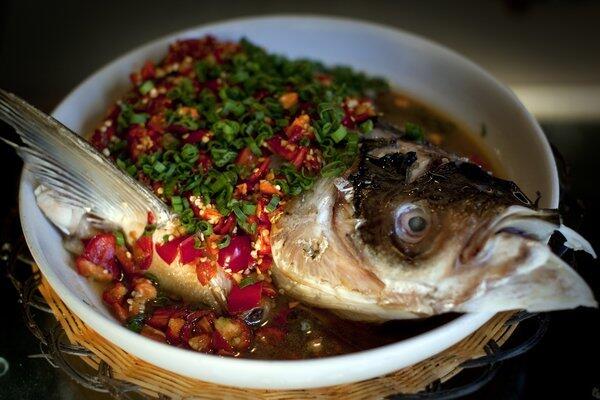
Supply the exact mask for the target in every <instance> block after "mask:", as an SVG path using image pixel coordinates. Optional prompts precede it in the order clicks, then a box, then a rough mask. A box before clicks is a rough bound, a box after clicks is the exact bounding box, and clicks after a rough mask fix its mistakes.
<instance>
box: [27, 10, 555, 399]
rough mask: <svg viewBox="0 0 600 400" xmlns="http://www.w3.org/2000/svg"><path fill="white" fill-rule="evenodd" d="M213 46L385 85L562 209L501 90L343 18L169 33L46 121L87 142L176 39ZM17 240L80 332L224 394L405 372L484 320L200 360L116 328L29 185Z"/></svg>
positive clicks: (546, 152) (536, 146)
mask: <svg viewBox="0 0 600 400" xmlns="http://www.w3.org/2000/svg"><path fill="white" fill-rule="evenodd" d="M208 33H210V34H214V35H216V36H217V37H219V38H222V39H240V38H241V37H244V36H245V37H248V38H249V39H250V40H252V41H254V42H256V43H258V44H259V45H261V46H264V47H266V48H267V49H268V50H270V51H272V52H276V53H282V54H285V55H287V56H290V57H310V58H314V59H317V60H321V61H324V62H325V63H327V64H347V65H350V66H352V67H354V68H357V69H360V70H364V71H366V72H368V73H370V74H376V75H382V76H385V77H386V78H388V79H389V80H390V82H392V83H393V84H394V85H395V86H397V87H398V88H400V89H402V90H403V91H405V92H407V93H409V94H413V95H415V96H416V97H417V98H419V99H422V100H424V101H425V102H427V103H429V104H431V105H433V106H434V107H436V108H438V109H440V110H443V111H445V112H446V113H448V114H449V115H451V116H453V117H454V118H455V119H456V120H458V121H460V122H462V123H464V124H465V125H466V126H467V127H470V128H471V129H472V130H473V131H478V129H479V127H480V125H481V123H485V124H486V125H487V130H488V134H487V135H486V137H485V139H484V140H485V142H486V144H487V145H488V146H490V147H491V148H492V149H494V151H496V153H497V154H498V156H499V157H500V160H501V161H502V162H503V164H504V165H505V166H506V171H507V173H508V175H509V176H510V177H511V178H512V179H513V180H515V181H516V182H517V183H518V184H519V185H520V186H521V188H523V189H524V190H525V191H526V192H527V193H528V194H529V195H533V194H534V193H535V192H536V191H538V190H539V191H540V192H541V193H542V204H541V205H542V206H544V207H556V206H557V205H558V178H557V172H556V168H555V165H554V158H553V156H552V152H551V150H550V147H549V145H548V143H547V141H546V139H545V137H544V135H543V133H542V131H541V129H540V127H539V126H538V124H537V123H536V121H535V120H534V118H533V117H532V116H531V115H530V114H529V113H528V112H527V110H526V109H525V108H524V107H523V105H522V104H521V103H520V102H519V101H518V100H517V98H516V97H515V96H514V95H513V94H512V92H511V91H510V90H508V89H507V88H506V87H505V86H503V85H502V84H500V83H499V82H498V81H496V80H495V79H494V78H493V77H491V76H490V75H489V74H488V73H486V72H485V71H483V70H482V69H481V68H479V67H478V66H476V65H475V64H473V63H471V62H470V61H468V60H466V59H464V58H463V57H461V56H460V55H458V54H456V53H454V52H452V51H450V50H447V49H445V48H443V47H441V46H439V45H436V44H434V43H431V42H429V41H427V40H424V39H422V38H419V37H417V36H414V35H411V34H408V33H405V32H402V31H399V30H395V29H390V28H387V27H383V26H380V25H375V24H371V23H365V22H358V21H352V20H347V19H339V18H324V17H313V16H307V17H291V16H274V17H264V18H262V17H261V18H244V19H236V20H231V21H226V22H221V23H217V24H213V25H206V26H201V27H197V28H193V29H190V30H187V31H184V32H180V33H176V34H174V35H170V36H167V37H164V38H161V39H158V40H156V41H153V42H151V43H149V44H147V45H144V46H142V47H140V48H138V49H136V50H133V51H131V52H129V53H127V54H125V55H124V56H122V57H120V58H118V59H117V60H115V61H113V62H112V63H110V64H108V65H107V66H105V67H104V68H102V69H101V70H99V71H98V72H96V73H95V74H93V75H92V76H91V77H90V78H88V79H87V80H85V81H84V82H83V83H82V84H81V85H79V86H78V87H77V88H76V89H75V90H73V91H72V92H71V93H70V94H69V96H67V98H66V99H65V100H64V101H63V102H62V103H61V104H60V105H59V106H58V107H57V108H56V109H55V110H54V114H53V115H54V116H55V117H56V118H57V119H58V120H60V121H62V122H63V123H64V124H65V125H67V126H69V127H70V128H71V129H73V130H74V131H75V132H80V133H85V132H89V131H91V129H92V128H93V126H94V125H95V124H96V123H98V122H99V121H100V119H101V118H102V116H103V113H104V112H105V110H106V109H107V107H108V106H109V105H110V104H111V103H112V102H113V101H115V100H116V99H117V98H118V97H119V95H121V94H123V93H124V92H125V90H126V88H127V87H128V85H129V81H128V76H129V73H130V72H132V71H133V70H135V69H138V68H139V67H140V66H141V65H142V64H143V63H144V61H145V60H148V59H152V60H158V59H160V58H161V57H162V56H164V55H165V54H166V50H167V46H168V44H169V43H171V42H172V41H174V40H175V39H177V38H184V37H199V36H202V35H205V34H208ZM19 200H20V210H21V222H22V226H23V231H24V233H25V238H26V240H27V243H28V245H29V248H30V249H31V252H32V254H33V257H34V259H35V260H36V262H37V264H38V265H39V267H40V269H41V271H42V273H43V274H44V276H45V277H46V278H47V279H48V281H49V282H50V284H51V285H52V287H53V288H54V290H55V291H56V292H57V293H58V295H59V296H60V297H61V299H62V300H63V301H64V302H65V303H66V305H67V306H68V307H69V308H70V309H71V310H72V311H73V312H74V313H75V314H77V316H79V317H80V318H81V319H82V320H83V321H84V322H85V323H86V324H88V325H89V326H90V327H91V328H93V329H94V330H96V331H97V332H98V333H99V334H101V335H102V336H104V337H105V338H107V339H108V340H110V341H111V342H113V343H115V344H116V345H118V346H119V347H121V348H122V349H124V350H126V351H127V352H129V353H131V354H134V355H136V356H138V357H139V358H141V359H143V360H146V361H148V362H150V363H152V364H155V365H157V366H159V367H162V368H165V369H167V370H170V371H173V372H176V373H178V374H181V375H184V376H188V377H191V378H197V379H200V380H204V381H210V382H215V383H219V384H223V385H231V386H240V387H248V388H264V389H283V388H287V389H292V388H312V387H321V386H329V385H336V384H343V383H348V382H354V381H359V380H364V379H369V378H373V377H376V376H380V375H383V374H386V373H389V372H392V371H395V370H398V369H400V368H404V367H407V366H410V365H412V364H414V363H416V362H419V361H421V360H423V359H425V358H427V357H429V356H432V355H434V354H436V353H438V352H440V351H442V350H444V349H446V348H448V347H450V346H451V345H453V344H455V343H457V342H458V341H460V340H461V339H463V338H464V337H466V336H467V335H469V334H470V333H472V332H473V331H475V330H476V329H477V328H479V327H480V326H481V325H483V324H484V323H485V322H486V321H488V320H489V319H490V318H491V317H492V314H489V313H483V314H481V313H480V314H467V315H463V316H461V317H459V318H457V319H455V320H453V321H451V322H449V323H446V324H445V325H443V326H440V327H438V328H435V329H433V330H430V331H428V332H426V333H424V334H421V335H418V336H415V337H412V338H410V339H406V340H403V341H401V342H398V343H394V344H390V345H386V346H382V347H379V348H376V349H373V350H368V351H362V352H358V353H352V354H347V355H343V356H336V357H329V358H324V359H312V360H304V361H258V360H244V359H234V358H226V357H218V356H214V355H205V354H199V353H195V352H192V351H187V350H182V349H178V348H175V347H172V346H168V345H166V344H161V343H157V342H154V341H152V340H150V339H147V338H145V337H143V336H141V335H138V334H136V333H133V332H131V331H129V330H127V329H126V328H124V327H122V326H121V325H120V324H119V323H118V322H117V321H116V320H115V319H114V318H113V317H112V316H111V314H110V313H109V311H108V310H107V309H106V308H105V307H104V306H103V304H102V301H101V299H100V296H98V294H97V292H96V291H94V290H93V289H92V287H91V286H90V285H89V284H88V282H86V280H85V279H84V278H83V277H81V276H79V275H77V273H76V272H75V270H74V269H73V268H72V267H71V265H72V262H71V260H70V257H69V255H68V254H67V252H66V251H65V250H64V249H63V247H62V245H61V237H60V235H59V233H58V232H57V231H56V230H55V229H54V228H53V226H52V225H51V224H50V223H49V222H48V221H47V220H46V219H45V218H44V216H43V215H42V213H41V212H40V210H39V209H38V208H37V206H36V204H35V200H34V195H33V187H32V176H31V174H30V173H28V172H27V170H25V171H24V173H23V176H22V179H21V187H20V199H19Z"/></svg>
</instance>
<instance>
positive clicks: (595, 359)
mask: <svg viewBox="0 0 600 400" xmlns="http://www.w3.org/2000/svg"><path fill="white" fill-rule="evenodd" d="M272 13H313V14H328V15H340V16H349V17H353V18H361V19H366V20H371V21H375V22H379V23H384V24H388V25H392V26H396V27H399V28H402V29H405V30H409V31H412V32H415V33H418V34H421V35H423V36H425V37H428V38H430V39H433V40H435V41H438V42H440V43H442V44H444V45H447V46H449V47H451V48H453V49H455V50H457V51H459V52H460V53H462V54H464V55H466V56H467V57H469V58H471V59H473V60H474V61H476V62H478V63H479V64H481V65H482V66H483V67H484V68H486V69H488V70H490V71H491V72H492V73H493V74H495V75H496V76H497V77H498V78H499V79H500V80H502V81H504V82H505V83H507V84H508V85H510V86H511V87H513V88H515V90H516V92H517V93H518V94H520V93H521V91H520V90H522V89H524V88H525V89H526V88H529V87H532V86H533V87H542V88H546V89H548V90H550V91H552V90H554V89H555V88H575V89H577V90H578V89H584V91H586V93H591V94H592V95H591V96H590V97H589V101H590V102H591V103H588V104H587V105H588V107H587V109H588V111H586V113H581V112H580V113H578V112H577V110H575V111H574V112H573V113H571V114H569V115H566V116H565V115H564V113H560V112H558V111H560V110H558V111H557V112H556V114H554V113H553V112H552V111H550V112H548V111H547V110H546V111H544V112H543V113H541V114H539V115H537V116H538V118H539V119H540V122H541V123H542V125H543V128H544V131H545V132H546V134H547V136H548V138H549V140H550V141H551V142H552V143H553V144H555V145H556V147H557V148H558V149H559V151H560V152H561V153H562V154H563V156H564V158H565V159H566V160H567V162H568V163H569V164H570V165H571V177H570V179H569V182H570V183H571V185H572V188H571V189H570V190H569V192H568V194H569V195H570V196H571V197H572V198H576V199H579V200H581V202H582V203H583V204H586V205H587V211H586V213H585V215H584V217H578V216H575V217H571V221H569V222H570V224H571V225H572V226H573V227H575V228H578V229H579V230H580V232H582V233H583V234H584V236H586V237H587V238H588V239H590V240H591V241H592V243H593V244H594V247H595V248H596V249H600V234H599V233H598V229H597V225H596V224H594V223H593V222H592V221H594V222H596V221H598V220H600V218H599V215H598V208H597V207H596V205H597V204H598V201H599V200H600V191H599V190H598V186H597V185H598V179H597V171H598V170H600V155H599V150H600V146H599V144H600V95H599V96H596V97H594V94H598V93H600V91H599V89H598V88H600V33H598V31H599V29H598V21H600V2H598V1H584V0H581V1H568V0H565V1H517V0H514V1H500V0H498V1H494V0H488V1H387V2H383V1H373V0H371V1H366V2H359V1H329V2H318V1H310V0H302V1H299V2H298V1H295V2H284V1H252V2H250V1H248V2H242V1H232V0H230V1H219V2H210V3H209V2H205V1H164V0H163V1H151V0H146V1H143V2H142V1H136V2H134V1H125V0H121V1H112V0H105V1H101V2H76V1H62V2H50V1H16V0H14V1H11V0H8V1H7V0H3V1H0V87H2V88H4V89H7V90H9V91H13V92H15V93H17V94H19V95H20V96H22V97H24V98H25V99H27V100H28V101H30V102H31V103H33V104H34V105H37V106H38V107H39V108H41V109H42V110H45V111H48V112H49V111H51V110H52V108H53V107H54V106H55V105H56V104H57V103H58V102H59V101H60V100H61V99H62V98H63V97H64V96H65V95H66V94H67V93H68V92H69V91H70V90H71V89H73V88H74V86H75V85H77V84H78V83H79V82H80V81H82V80H83V79H84V78H85V77H87V76H88V75H89V74H91V73H92V72H93V71H95V70H96V69H98V68H99V67H100V66H102V65H103V64H105V63H107V62H109V61H110V60H112V59H113V58H115V57H116V56H118V55H120V54H122V53H123V52H126V51H128V50H130V49H132V48H133V47H135V46H138V45H140V44H143V43H144V42H146V41H148V40H150V39H154V38H156V37H158V36H161V35H164V34H167V33H170V32H172V31H177V30H180V29H184V28H187V27H192V26H195V25H199V24H202V23H206V22H212V21H217V20H222V19H227V18H231V17H236V16H242V15H263V14H272ZM550 93H553V92H550ZM560 93H561V94H560V96H556V100H557V102H558V103H557V104H558V105H557V109H558V108H561V107H563V104H576V103H577V102H576V101H571V99H569V98H568V96H570V93H571V92H569V91H568V90H567V91H561V92H560ZM565 96H566V97H565ZM526 105H527V106H528V107H530V109H532V110H534V111H536V110H537V108H536V107H537V105H536V103H533V102H532V103H531V104H530V103H527V102H526ZM590 108H591V109H592V111H591V112H590V111H589V109H590ZM594 110H595V111H594ZM509 117H510V116H507V118H509ZM0 129H2V127H0ZM0 166H1V168H2V169H1V171H2V173H1V175H0V179H1V182H2V190H1V192H0V201H1V207H0V209H1V210H2V212H1V213H0V216H1V217H2V221H9V222H10V221H13V222H14V219H15V218H14V216H11V214H9V211H10V210H11V209H14V207H16V197H17V187H18V176H19V172H20V169H21V162H20V160H19V159H18V158H17V157H16V156H15V155H14V154H13V153H12V152H11V151H9V149H8V148H7V147H6V146H0ZM6 226H7V223H5V224H4V227H6ZM16 237H17V235H16V234H13V235H9V238H8V239H9V240H14V239H16ZM3 239H4V238H3ZM577 267H578V270H579V272H580V273H581V274H582V275H583V276H584V278H586V280H587V281H588V282H590V284H591V285H592V286H593V288H594V291H595V293H596V297H597V298H598V297H600V296H599V286H600V285H599V282H600V274H599V271H598V263H597V262H592V261H591V259H590V258H588V257H585V256H584V257H580V258H578V266H577ZM0 299H1V303H0V304H2V308H1V310H2V312H1V315H2V319H1V320H2V322H1V323H0V357H1V358H4V359H5V360H6V361H7V362H8V363H9V365H10V369H9V371H8V373H6V374H5V375H3V376H0V399H24V400H26V399H38V398H49V399H81V398H107V397H106V396H105V395H98V394H95V393H93V392H91V391H88V390H86V389H83V388H80V387H78V386H77V385H76V384H75V383H73V382H71V381H70V380H69V379H68V378H67V377H66V376H65V375H64V374H62V373H61V372H60V371H58V370H56V369H53V368H52V367H51V366H50V365H49V364H47V363H46V362H45V361H43V360H40V359H35V358H29V357H28V356H29V355H31V354H35V353H37V352H38V347H37V344H36V341H35V340H34V339H33V337H32V336H31V335H30V334H29V332H28V331H27V329H26V328H25V326H24V323H23V319H22V317H21V313H20V307H19V305H18V303H17V296H16V294H15V292H14V290H13V288H12V286H11V285H10V282H9V281H8V280H7V279H5V278H4V273H2V274H1V276H0ZM599 317H600V312H598V311H597V310H575V311H569V312H556V313H552V314H551V324H550V328H549V331H548V333H547V334H546V335H545V337H544V338H543V339H542V341H541V342H540V343H539V345H537V346H536V347H535V348H534V349H533V350H531V351H530V352H529V353H527V354H525V355H523V356H521V357H519V358H517V359H515V360H512V361H510V362H508V363H506V364H505V365H504V366H503V367H502V370H501V372H500V374H499V375H498V376H497V377H496V378H495V379H494V381H492V383H490V384H489V385H488V386H486V387H485V388H484V389H483V390H482V391H480V392H479V393H478V394H477V395H476V396H472V398H489V399H512V398H545V397H548V398H577V399H579V398H594V394H595V393H598V395H597V396H598V397H596V398H600V367H599V364H600V351H599V347H600V346H599V345H598V336H599V335H598V333H599V331H598V326H599V324H598V322H599V321H600V318H599ZM0 361H2V360H0Z"/></svg>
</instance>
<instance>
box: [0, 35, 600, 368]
mask: <svg viewBox="0 0 600 400" xmlns="http://www.w3.org/2000/svg"><path fill="white" fill-rule="evenodd" d="M131 81H132V84H133V87H132V88H131V90H130V91H129V92H128V93H127V94H126V95H125V96H123V97H122V98H121V99H120V100H119V101H118V102H117V103H116V104H115V105H114V106H113V107H111V108H110V110H109V112H108V114H107V116H106V117H105V119H104V120H103V122H102V123H101V124H100V125H99V127H98V128H97V129H96V130H95V131H94V132H93V134H92V135H91V137H90V141H89V142H87V141H85V140H83V139H81V138H80V137H79V136H77V135H76V134H74V133H72V132H71V131H69V130H68V129H67V128H66V127H64V126H62V125H61V124H60V123H58V122H57V121H55V120H53V119H52V118H50V117H48V116H46V115H44V114H43V113H41V112H39V111H37V110H36V109H35V108H33V107H32V106H30V105H28V104H26V103H25V102H23V101H22V100H20V99H19V98H17V97H16V96H14V95H11V94H8V93H5V92H1V91H0V118H2V119H3V120H5V121H7V122H8V123H9V124H11V125H13V126H14V127H15V129H16V131H17V133H18V134H19V136H20V138H21V139H22V144H15V143H12V142H10V141H8V140H5V141H7V142H8V143H9V144H11V145H13V146H14V147H15V148H16V150H17V152H18V153H19V154H20V155H21V157H22V158H23V159H24V160H25V162H26V168H28V169H29V170H30V171H31V172H32V174H33V176H34V177H35V178H36V180H37V183H38V184H37V188H36V191H35V194H36V199H37V203H38V206H39V207H40V209H41V210H42V211H43V212H44V214H45V215H46V216H47V218H48V219H49V220H50V221H52V223H54V225H56V227H57V228H58V229H59V230H60V231H61V232H62V233H63V234H64V237H65V240H64V244H65V247H66V249H67V250H69V251H70V252H72V253H73V254H74V256H73V266H74V268H76V270H77V272H78V273H79V274H81V275H83V276H85V277H88V278H89V279H90V281H93V282H95V283H94V285H96V286H98V288H99V292H100V293H101V294H99V295H101V296H102V299H103V301H104V303H105V304H106V305H107V307H108V308H109V309H110V310H111V312H112V313H113V315H114V316H115V318H117V319H118V320H119V321H121V322H122V323H123V324H124V325H125V326H127V327H128V328H129V329H132V330H134V331H136V332H140V333H141V334H142V335H144V336H146V337H149V338H151V339H154V340H157V341H161V342H166V343H169V344H172V345H174V346H178V347H182V348H187V349H191V350H195V351H199V352H205V353H215V354H219V355H229V356H242V357H252V358H269V359H272V358H275V359H277V358H279V359H295V358H310V357H322V356H328V355H334V354H342V353H347V352H351V351H357V350H361V349H366V348H371V347H376V346H380V345H382V344H385V343H389V342H392V341H394V340H398V339H399V338H401V337H403V335H404V336H406V333H405V331H408V330H414V329H415V327H418V326H419V324H422V323H423V322H422V321H423V318H424V317H431V318H429V319H427V321H432V318H433V320H434V321H436V318H438V319H444V318H449V317H447V316H450V317H451V316H452V315H453V314H452V313H463V312H476V311H503V310H513V309H527V310H530V311H546V310H557V309H567V308H574V307H577V306H591V307H595V306H596V301H595V300H594V297H593V295H592V292H591V291H590V289H589V287H588V286H587V285H586V283H585V282H584V281H583V280H582V279H581V277H579V275H577V273H576V272H575V271H574V270H573V269H572V268H571V267H570V266H569V265H567V264H566V263H565V262H564V261H562V260H561V259H560V258H559V257H557V256H556V255H554V254H553V253H552V251H551V250H550V248H549V247H548V246H547V243H548V240H549V238H550V236H551V235H552V234H553V233H554V232H555V231H559V232H560V233H561V234H562V235H563V236H564V238H565V245H566V246H567V247H570V248H572V249H574V250H584V251H587V252H588V253H590V254H592V255H593V256H595V254H594V251H593V249H592V248H591V246H590V245H589V243H588V242H587V241H585V239H583V238H582V237H581V236H580V235H578V234H577V233H576V232H574V231H572V230H571V229H569V228H568V227H566V226H564V225H562V223H561V220H560V216H559V214H558V213H557V211H556V210H545V209H538V207H537V201H534V202H532V201H531V200H530V199H529V198H528V197H527V196H526V195H525V194H524V193H523V192H522V191H521V190H520V189H519V188H518V187H517V186H516V185H515V184H514V183H512V182H510V181H507V180H503V179H500V178H499V177H497V176H496V175H494V174H493V173H492V172H494V173H500V174H502V170H501V166H500V164H499V163H498V162H497V160H495V159H494V158H493V157H491V156H490V155H488V154H487V153H486V152H485V150H484V149H483V148H482V147H481V146H479V144H478V142H477V138H476V135H470V134H467V133H465V132H464V130H462V129H460V127H459V125H457V124H455V123H453V122H452V121H451V120H449V119H448V118H446V117H444V116H442V115H440V114H439V113H436V112H434V111H432V110H430V109H429V108H428V107H426V106H424V105H423V104H421V103H419V102H418V101H415V100H413V99H411V98H408V97H406V96H404V95H401V94H399V93H396V92H394V91H392V90H391V89H390V88H389V86H388V85H387V83H386V82H385V81H384V80H382V79H379V78H373V77H369V76H366V75H364V74H361V73H358V72H355V71H353V70H351V69H350V68H347V67H327V66H324V65H322V64H320V63H318V62H314V61H308V60H288V59H286V58H284V57H281V56H277V55H272V54H269V53H267V52H265V51H264V50H263V49H261V48H259V47H257V46H255V45H253V44H251V43H250V42H248V41H245V40H242V41H240V42H239V43H237V42H235V43H234V42H222V41H218V40H216V39H214V38H212V37H205V38H201V39H189V40H182V41H178V42H175V43H173V44H172V45H171V46H170V48H169V51H168V54H167V56H166V57H165V58H164V59H163V60H162V61H160V62H158V63H153V62H150V61H149V62H147V63H146V64H144V65H143V67H142V68H141V69H140V70H139V71H137V72H135V73H133V74H132V75H131ZM398 321H402V322H398ZM417 330H418V328H417ZM403 332H404V333H403Z"/></svg>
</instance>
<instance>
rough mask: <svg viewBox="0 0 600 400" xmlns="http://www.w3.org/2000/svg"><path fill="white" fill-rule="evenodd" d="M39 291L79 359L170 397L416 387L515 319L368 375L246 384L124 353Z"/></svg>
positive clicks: (374, 393)
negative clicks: (302, 385)
mask: <svg viewBox="0 0 600 400" xmlns="http://www.w3.org/2000/svg"><path fill="white" fill-rule="evenodd" d="M39 291H40V293H41V294H42V296H43V297H44V299H45V300H46V302H47V303H48V305H49V307H50V308H51V310H52V312H53V313H54V316H55V318H56V319H57V320H58V322H59V323H60V325H61V327H62V328H63V329H64V331H65V333H66V335H67V338H68V340H69V341H70V342H71V344H73V345H79V346H82V347H84V348H86V349H88V350H89V351H90V352H92V353H93V356H91V357H82V360H83V361H84V362H85V363H87V364H88V365H89V366H90V367H91V368H93V369H95V370H98V369H99V368H100V367H101V364H105V365H108V366H109V367H110V368H111V370H112V377H113V378H115V379H118V380H120V381H123V382H128V383H131V384H134V385H137V386H138V387H139V389H140V391H141V392H143V393H145V394H147V395H149V396H151V397H159V396H161V395H162V396H168V397H171V398H176V399H193V398H201V399H223V398H229V399H247V398H256V399H300V398H301V399H333V398H336V399H338V398H344V399H352V400H354V399H356V400H358V399H372V398H382V397H386V396H390V395H393V394H397V393H416V392H419V391H422V390H424V389H425V388H426V387H428V386H429V385H431V384H432V383H433V382H440V381H441V382H444V381H446V380H448V379H450V378H452V377H453V376H454V375H456V374H457V373H459V372H460V371H461V370H462V367H461V364H463V363H464V362H466V361H468V360H472V359H474V358H478V357H482V356H484V355H485V354H486V352H485V350H484V348H485V346H486V344H487V343H489V342H490V340H493V341H494V342H495V343H496V344H498V345H502V344H503V343H504V342H505V341H506V340H507V339H508V338H509V337H510V336H511V334H512V333H513V331H514V329H515V328H516V326H517V324H507V321H508V320H509V319H510V318H511V316H512V315H513V314H514V313H513V312H504V313H499V314H497V315H496V316H495V317H494V318H492V319H491V320H490V321H488V322H487V323H486V324H485V325H483V326H482V327H481V328H480V329H479V330H477V331H476V332H475V333H473V334H472V335H470V336H469V337H467V338H466V339H464V340H462V341H461V342H459V343H457V344H456V345H454V346H452V347H451V348H449V349H448V350H446V351H444V352H442V353H440V354H437V355H435V356H433V357H430V358H428V359H427V360H424V361H421V362H420V363H418V364H415V365H413V366H412V367H409V368H405V369H402V370H400V371H397V372H394V373H392V374H389V375H386V376H382V377H379V378H375V379H370V380H368V381H363V382H358V383H352V384H348V385H340V386H333V387H328V388H320V389H310V390H278V391H267V390H251V389H240V388H234V387H226V386H220V385H216V384H213V383H208V382H202V381H199V380H195V379H190V378H186V377H183V376H180V375H177V374H175V373H173V372H169V371H166V370H164V369H161V368H159V367H156V366H154V365H152V364H149V363H147V362H145V361H143V360H140V359H139V358H137V357H135V356H133V355H131V354H128V353H127V352H125V351H124V350H122V349H121V348H119V347H118V346H116V345H114V344H113V343H111V342H109V341H108V340H106V339H105V338H103V337H102V336H100V335H99V334H97V333H96V332H94V330H92V329H91V328H89V327H88V326H87V325H85V324H84V323H83V321H81V320H80V319H79V318H78V317H77V316H76V315H75V314H73V313H72V312H71V311H70V310H69V309H68V308H67V306H66V305H65V304H64V303H63V302H62V301H61V299H60V298H59V297H58V295H57V294H56V293H55V292H54V291H53V290H52V288H51V287H50V285H49V284H48V282H47V281H46V280H45V279H43V278H42V281H41V284H40V286H39Z"/></svg>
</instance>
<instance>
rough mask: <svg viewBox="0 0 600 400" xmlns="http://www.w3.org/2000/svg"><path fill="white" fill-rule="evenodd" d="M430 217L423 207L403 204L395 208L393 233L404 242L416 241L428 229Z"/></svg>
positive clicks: (423, 235)
mask: <svg viewBox="0 0 600 400" xmlns="http://www.w3.org/2000/svg"><path fill="white" fill-rule="evenodd" d="M430 226H431V218H430V216H429V213H427V211H426V210H425V209H423V207H421V206H418V205H416V204H404V205H402V206H400V207H399V208H398V209H397V210H396V216H395V224H394V234H395V236H396V238H397V239H399V240H401V241H402V242H405V243H411V244H413V243H418V242H419V241H420V240H421V239H423V237H425V235H426V234H427V232H428V231H429V227H430Z"/></svg>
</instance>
